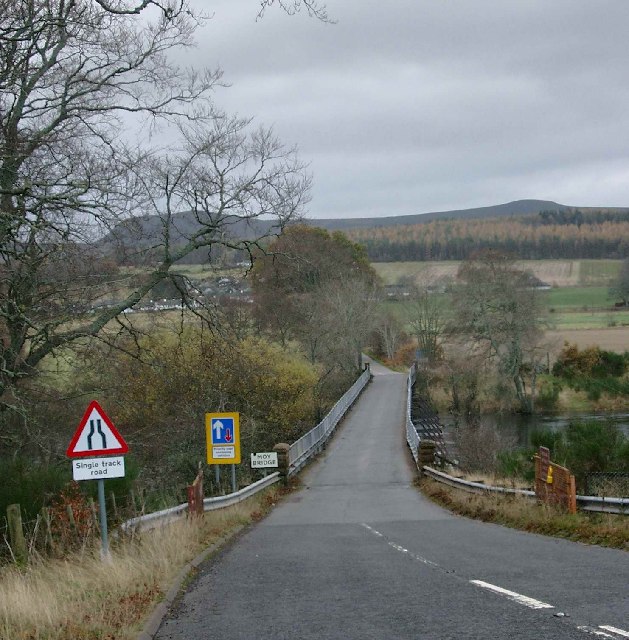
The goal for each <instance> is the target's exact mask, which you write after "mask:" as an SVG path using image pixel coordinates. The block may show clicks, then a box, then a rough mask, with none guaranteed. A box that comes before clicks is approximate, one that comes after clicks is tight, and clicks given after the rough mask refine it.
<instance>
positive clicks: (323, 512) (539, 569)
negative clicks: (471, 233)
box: [157, 365, 629, 640]
mask: <svg viewBox="0 0 629 640" xmlns="http://www.w3.org/2000/svg"><path fill="white" fill-rule="evenodd" d="M373 372H374V374H375V377H374V380H373V382H372V383H371V384H370V386H369V387H368V388H367V390H366V391H365V392H364V393H363V395H362V396H361V398H360V399H359V401H358V403H357V404H356V405H355V407H354V408H353V409H352V411H351V413H350V415H349V416H348V418H347V419H346V420H345V422H344V424H343V425H342V427H341V429H340V430H339V432H338V433H337V434H336V436H335V437H334V439H333V441H332V442H331V444H330V446H329V447H328V449H327V451H326V453H325V455H323V456H322V457H321V459H320V460H319V461H317V462H315V463H314V464H313V465H312V466H311V467H310V468H309V469H308V470H307V471H306V472H305V473H303V474H302V480H303V483H304V487H303V489H301V490H300V491H298V492H296V493H294V494H292V495H291V496H290V497H289V498H288V499H286V500H284V501H283V502H282V503H281V504H280V505H279V506H278V507H277V508H276V509H275V510H274V511H273V512H272V513H271V514H270V516H269V517H268V518H266V519H265V520H264V521H262V522H261V523H259V524H257V525H256V526H254V527H252V528H251V529H249V530H248V531H247V532H246V533H245V534H244V535H243V536H241V537H240V538H239V539H238V540H237V541H236V542H235V543H234V544H233V545H231V546H230V547H229V548H227V549H225V550H224V551H223V552H222V553H220V554H219V555H218V556H217V557H215V558H214V559H213V560H211V561H209V562H208V563H207V564H205V565H204V566H203V567H202V568H201V571H200V573H199V575H198V577H197V578H196V579H195V581H194V582H193V584H191V585H190V587H189V589H188V591H187V593H186V594H185V595H184V596H183V597H182V599H181V601H180V603H179V604H178V605H177V606H176V607H175V608H174V609H173V611H172V612H171V614H170V617H169V618H168V619H167V620H165V622H164V623H163V625H162V627H161V629H160V631H159V633H158V635H157V637H158V638H159V639H160V640H175V639H177V640H180V639H181V640H183V639H184V638H185V639H186V640H193V639H194V640H196V639H199V640H204V639H210V638H212V639H217V640H218V639H220V640H235V639H245V638H246V639H248V640H250V639H256V640H257V639H269V640H270V639H273V640H283V639H288V638H291V639H310V638H312V639H315V638H316V639H327V638H348V639H354V638H355V639H357V640H358V639H360V640H367V639H372V638H373V639H378V640H384V639H394V638H404V639H406V638H409V639H410V638H412V639H413V640H416V639H419V638H421V639H425V638H435V639H438V640H448V639H453V640H454V639H456V640H460V639H468V638H469V639H481V638H482V639H485V638H491V639H494V638H508V639H510V640H516V639H520V638H521V639H524V638H526V639H527V640H529V639H530V640H540V639H549V640H563V639H564V638H575V639H578V638H586V637H587V636H588V635H589V636H595V637H600V638H617V639H618V638H629V554H628V553H626V552H622V551H615V550H609V549H603V548H598V547H592V546H586V545H582V544H577V543H572V542H567V541H563V540H558V539H553V538H546V537H543V536H538V535H533V534H527V533H523V532H519V531H514V530H511V529H507V528H504V527H500V526H497V525H491V524H484V523H480V522H475V521H473V520H468V519H465V518H461V517H458V516H453V515H451V514H449V513H448V512H446V511H444V510H443V509H441V508H439V507H437V506H435V505H433V504H432V503H430V502H429V501H428V500H426V499H425V498H424V497H423V496H422V495H421V494H420V493H419V492H418V490H417V489H416V488H414V487H413V486H412V483H413V478H414V476H415V473H414V471H413V467H412V459H411V457H410V453H409V452H408V450H407V447H406V442H405V437H404V411H405V393H406V378H405V376H404V375H401V374H395V373H391V372H390V371H388V370H387V369H384V368H383V367H380V366H378V365H373Z"/></svg>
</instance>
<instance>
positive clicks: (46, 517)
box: [39, 507, 52, 551]
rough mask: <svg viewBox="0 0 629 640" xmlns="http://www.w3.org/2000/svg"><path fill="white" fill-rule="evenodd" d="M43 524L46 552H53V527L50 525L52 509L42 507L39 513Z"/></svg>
mask: <svg viewBox="0 0 629 640" xmlns="http://www.w3.org/2000/svg"><path fill="white" fill-rule="evenodd" d="M39 515H40V517H41V523H42V531H43V538H44V550H45V551H52V527H51V525H50V509H48V507H42V508H41V511H40V512H39Z"/></svg>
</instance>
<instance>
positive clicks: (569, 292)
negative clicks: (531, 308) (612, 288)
mask: <svg viewBox="0 0 629 640" xmlns="http://www.w3.org/2000/svg"><path fill="white" fill-rule="evenodd" d="M542 296H543V299H544V302H545V304H546V306H547V307H548V308H549V309H556V310H562V311H564V310H568V309H572V310H581V311H587V310H590V309H601V308H610V307H613V306H614V302H615V301H614V299H613V298H611V297H610V296H609V287H600V286H597V287H558V288H556V289H551V290H550V291H544V292H543V293H542Z"/></svg>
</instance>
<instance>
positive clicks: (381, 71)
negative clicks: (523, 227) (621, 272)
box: [187, 0, 629, 217]
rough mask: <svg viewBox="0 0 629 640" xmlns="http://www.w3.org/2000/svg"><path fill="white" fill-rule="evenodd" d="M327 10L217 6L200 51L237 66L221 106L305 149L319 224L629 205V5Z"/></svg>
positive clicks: (399, 1)
mask: <svg viewBox="0 0 629 640" xmlns="http://www.w3.org/2000/svg"><path fill="white" fill-rule="evenodd" d="M203 4H204V6H209V3H206V2H204V3H203ZM328 8H329V11H330V13H331V14H332V15H333V16H334V17H335V18H336V19H337V20H338V23H337V24H335V25H324V24H321V23H319V22H317V21H315V20H311V19H308V18H306V17H305V16H303V15H301V16H295V17H292V18H290V17H288V16H286V15H284V14H282V13H281V12H280V11H278V10H274V11H270V12H268V13H267V15H266V16H265V18H264V19H263V20H261V21H256V20H255V16H256V10H257V5H256V2H255V1H254V0H217V1H216V2H213V3H212V5H211V10H212V11H213V13H214V18H213V20H211V21H210V22H209V23H208V24H207V25H206V26H205V27H204V29H203V31H202V32H201V33H200V37H199V47H198V49H197V50H196V51H195V52H193V53H192V54H190V55H189V57H188V58H187V61H189V62H194V63H195V64H199V63H203V64H206V65H209V66H213V65H216V64H220V65H221V66H222V67H223V68H224V70H225V74H226V79H227V80H228V81H229V82H231V83H232V85H233V86H232V87H231V88H229V89H226V90H224V91H219V92H218V94H217V101H218V102H219V104H221V105H224V106H225V107H226V108H227V109H229V110H230V111H236V112H239V113H241V114H243V115H247V114H250V115H253V116H255V119H256V121H257V122H260V123H264V124H272V125H274V126H275V128H276V130H277V131H278V133H279V134H280V136H281V137H282V139H283V140H285V141H286V142H287V143H289V144H291V143H297V144H298V146H299V148H300V150H301V154H302V156H303V158H304V159H305V160H307V161H310V162H311V166H312V171H313V174H314V178H315V189H314V194H313V195H314V198H313V202H312V204H311V212H312V215H314V216H318V217H333V216H337V215H343V216H349V215H352V216H364V215H370V216H373V215H396V214H404V213H416V212H420V211H428V210H437V209H440V210H443V209H448V208H464V207H468V206H469V207H471V206H479V205H485V204H494V203H496V202H500V201H508V200H513V199H516V198H525V197H526V198H548V199H552V200H556V201H560V202H565V203H567V204H575V205H583V206H586V205H607V206H613V205H617V206H623V205H625V206H626V205H627V204H628V203H629V181H628V180H626V178H627V177H628V174H629V156H628V154H627V148H626V147H627V142H626V141H627V139H628V138H629V109H628V108H627V106H628V103H629V95H628V94H629V82H628V80H629V77H628V75H629V65H628V64H627V55H628V54H627V46H626V43H625V37H626V36H625V32H626V29H627V25H628V24H629V3H627V2H625V0H616V1H607V0H597V2H595V3H594V2H585V1H583V0H554V1H553V2H548V1H547V0H546V1H541V0H540V1H538V0H517V1H513V2H504V1H503V0H493V1H490V0H475V1H470V0H450V1H448V2H444V1H442V0H432V1H426V0H415V1H411V0H408V1H407V0H388V1H387V2H382V0H379V1H377V2H376V1H375V0H361V1H360V2H358V1H357V0H331V1H329V2H328Z"/></svg>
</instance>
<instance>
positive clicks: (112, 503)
mask: <svg viewBox="0 0 629 640" xmlns="http://www.w3.org/2000/svg"><path fill="white" fill-rule="evenodd" d="M109 496H110V497H111V506H112V508H113V512H114V518H115V519H116V520H118V505H117V504H116V494H115V493H114V492H113V491H112V492H111V493H110V494H109Z"/></svg>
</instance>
